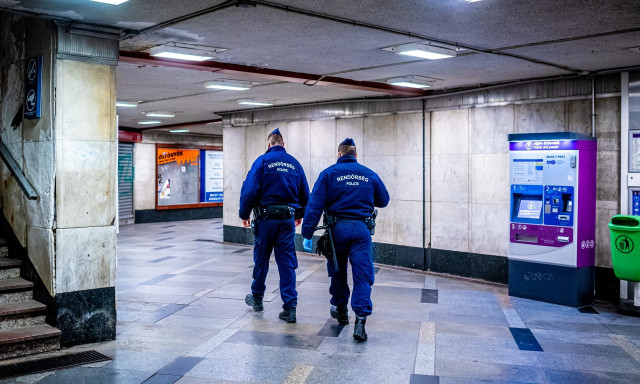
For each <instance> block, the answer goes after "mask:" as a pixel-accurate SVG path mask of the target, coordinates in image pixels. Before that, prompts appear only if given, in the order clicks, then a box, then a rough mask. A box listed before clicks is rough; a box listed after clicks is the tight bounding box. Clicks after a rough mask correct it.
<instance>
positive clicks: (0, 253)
mask: <svg viewBox="0 0 640 384" xmlns="http://www.w3.org/2000/svg"><path fill="white" fill-rule="evenodd" d="M21 265H22V262H21V261H20V260H17V259H12V258H10V255H9V246H8V243H7V242H6V241H5V240H3V239H0V360H3V359H9V358H12V357H17V356H23V355H29V354H33V353H40V352H47V351H53V350H57V349H60V333H61V332H60V331H59V330H58V329H56V328H54V327H52V326H50V325H47V324H45V316H46V313H47V306H46V305H44V304H42V303H40V302H37V301H35V300H33V286H34V284H33V283H32V282H30V281H27V280H25V279H23V278H21V277H20V266H21Z"/></svg>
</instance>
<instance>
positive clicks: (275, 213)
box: [254, 204, 296, 220]
mask: <svg viewBox="0 0 640 384" xmlns="http://www.w3.org/2000/svg"><path fill="white" fill-rule="evenodd" d="M295 212H296V209H295V208H293V207H290V206H288V205H275V204H272V205H267V206H264V207H255V208H254V213H255V215H256V218H258V219H263V220H286V219H291V218H293V217H294V215H295Z"/></svg>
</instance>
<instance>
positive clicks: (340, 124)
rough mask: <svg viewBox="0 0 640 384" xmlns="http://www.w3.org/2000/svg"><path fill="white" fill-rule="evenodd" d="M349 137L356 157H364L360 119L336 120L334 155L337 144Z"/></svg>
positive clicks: (362, 128)
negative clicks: (354, 148)
mask: <svg viewBox="0 0 640 384" xmlns="http://www.w3.org/2000/svg"><path fill="white" fill-rule="evenodd" d="M347 137H350V138H352V139H353V141H355V143H356V148H357V150H358V156H360V157H362V156H365V152H364V119H363V118H362V117H356V118H349V119H336V143H335V148H336V153H337V149H338V144H340V143H341V142H342V141H343V140H344V139H346V138H347Z"/></svg>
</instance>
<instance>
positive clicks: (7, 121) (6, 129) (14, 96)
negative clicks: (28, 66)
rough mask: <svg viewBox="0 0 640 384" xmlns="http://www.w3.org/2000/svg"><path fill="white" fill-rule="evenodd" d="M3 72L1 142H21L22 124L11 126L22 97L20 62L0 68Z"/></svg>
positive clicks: (0, 104) (0, 106)
mask: <svg viewBox="0 0 640 384" xmlns="http://www.w3.org/2000/svg"><path fill="white" fill-rule="evenodd" d="M1 70H2V72H3V75H4V76H3V77H4V78H3V79H2V84H0V85H1V86H2V87H0V88H3V89H0V91H3V92H2V95H1V96H2V103H0V115H1V116H2V122H3V124H2V126H0V138H1V139H2V142H3V143H4V144H5V145H7V144H12V143H21V142H22V124H19V125H18V126H17V127H12V126H11V122H12V121H13V118H14V116H15V115H16V112H18V110H19V109H20V106H21V105H22V99H23V89H24V84H23V82H22V74H23V73H24V70H23V68H22V62H20V63H19V64H11V65H9V66H6V67H2V68H1Z"/></svg>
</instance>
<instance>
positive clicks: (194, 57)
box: [149, 45, 215, 61]
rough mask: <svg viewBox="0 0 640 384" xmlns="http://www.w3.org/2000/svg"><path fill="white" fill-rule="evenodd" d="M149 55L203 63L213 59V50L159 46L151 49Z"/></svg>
mask: <svg viewBox="0 0 640 384" xmlns="http://www.w3.org/2000/svg"><path fill="white" fill-rule="evenodd" d="M149 54H150V55H151V56H154V57H164V58H167V59H177V60H189V61H205V60H211V59H213V56H214V54H215V50H214V51H213V52H210V51H206V50H202V49H196V48H188V47H178V46H173V45H171V46H166V45H161V46H158V47H154V48H151V49H150V50H149Z"/></svg>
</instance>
